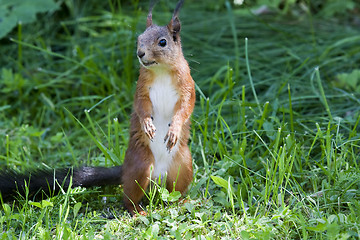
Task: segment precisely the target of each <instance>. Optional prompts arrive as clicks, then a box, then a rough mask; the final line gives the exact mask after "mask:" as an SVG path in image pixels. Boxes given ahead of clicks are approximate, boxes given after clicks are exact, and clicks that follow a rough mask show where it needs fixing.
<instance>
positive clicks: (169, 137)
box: [164, 125, 181, 152]
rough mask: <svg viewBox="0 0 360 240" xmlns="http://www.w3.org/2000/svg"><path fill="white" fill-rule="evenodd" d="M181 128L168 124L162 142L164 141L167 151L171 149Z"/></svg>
mask: <svg viewBox="0 0 360 240" xmlns="http://www.w3.org/2000/svg"><path fill="white" fill-rule="evenodd" d="M180 134H181V128H178V127H174V126H173V125H171V126H170V128H169V131H168V132H167V134H166V136H165V138H164V142H165V143H166V141H167V143H166V148H167V150H168V151H169V152H171V150H172V149H173V147H174V146H175V145H176V143H177V142H178V140H179V138H180Z"/></svg>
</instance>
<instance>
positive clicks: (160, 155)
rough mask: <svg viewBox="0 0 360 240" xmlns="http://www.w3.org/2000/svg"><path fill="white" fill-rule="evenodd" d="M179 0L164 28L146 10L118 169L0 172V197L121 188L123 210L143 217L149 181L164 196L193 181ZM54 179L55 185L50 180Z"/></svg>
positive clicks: (190, 102)
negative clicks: (160, 184) (160, 185)
mask: <svg viewBox="0 0 360 240" xmlns="http://www.w3.org/2000/svg"><path fill="white" fill-rule="evenodd" d="M183 2H184V0H180V1H179V2H178V3H177V5H176V8H175V10H174V14H173V16H172V18H171V20H170V22H169V24H168V25H166V26H157V25H155V24H153V22H152V9H153V6H154V4H151V5H150V10H149V14H148V16H147V22H146V30H145V31H144V32H143V33H142V34H141V35H140V36H139V37H138V43H137V52H136V53H137V57H138V59H139V62H140V75H139V79H138V82H137V86H136V92H135V97H134V111H133V113H132V115H131V124H130V139H129V145H128V149H127V151H126V155H125V160H124V163H123V165H122V166H116V167H112V168H104V167H82V168H78V169H73V170H71V169H62V170H56V171H52V172H47V171H39V172H36V173H31V174H23V175H19V174H14V173H9V172H6V171H3V172H2V173H0V192H1V194H2V197H3V199H9V197H10V195H13V194H14V192H15V191H16V190H17V191H18V192H20V193H21V194H24V193H25V192H26V191H25V182H26V185H27V186H28V188H29V192H30V193H36V192H39V190H42V191H44V192H49V191H59V189H60V186H61V187H62V188H65V189H66V188H68V186H69V182H70V176H72V186H74V187H76V186H83V187H90V186H103V185H110V184H122V185H123V189H124V195H125V196H124V203H125V207H126V208H127V209H128V211H129V212H130V213H131V214H132V215H134V214H135V213H136V212H139V213H140V214H145V212H144V211H143V210H142V209H141V208H140V207H139V202H140V200H141V199H142V197H143V195H144V193H143V190H146V189H147V187H148V185H149V184H150V181H151V179H153V180H156V179H158V178H161V180H162V181H165V182H166V188H167V189H168V190H169V192H171V191H173V190H174V187H175V190H176V191H180V192H181V193H182V194H183V193H184V192H185V191H186V190H187V188H188V186H189V184H190V183H191V181H192V178H193V169H192V158H191V153H190V150H189V147H188V140H189V135H190V116H191V114H192V112H193V109H194V105H195V83H194V81H193V79H192V77H191V75H190V68H189V65H188V63H187V61H186V60H185V58H184V55H183V52H182V47H181V39H180V29H181V24H180V20H179V18H178V14H179V10H180V8H181V6H182V4H183ZM55 180H56V181H55Z"/></svg>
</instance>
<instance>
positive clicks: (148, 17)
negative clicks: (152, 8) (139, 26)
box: [146, 12, 152, 28]
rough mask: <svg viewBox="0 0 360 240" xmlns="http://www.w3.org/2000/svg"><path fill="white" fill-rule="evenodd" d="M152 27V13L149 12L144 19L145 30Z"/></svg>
mask: <svg viewBox="0 0 360 240" xmlns="http://www.w3.org/2000/svg"><path fill="white" fill-rule="evenodd" d="M151 25H152V12H149V14H148V16H147V19H146V28H148V27H150V26H151Z"/></svg>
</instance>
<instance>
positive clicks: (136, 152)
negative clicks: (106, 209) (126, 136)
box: [122, 146, 154, 215]
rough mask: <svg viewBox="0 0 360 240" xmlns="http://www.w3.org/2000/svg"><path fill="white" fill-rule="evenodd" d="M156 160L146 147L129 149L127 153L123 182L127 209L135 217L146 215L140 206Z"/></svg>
mask: <svg viewBox="0 0 360 240" xmlns="http://www.w3.org/2000/svg"><path fill="white" fill-rule="evenodd" d="M153 162H154V159H153V155H152V153H151V150H150V149H149V148H148V147H146V146H140V147H139V146H138V147H136V148H129V149H128V150H127V152H126V156H125V160H124V165H123V176H122V182H123V187H124V195H125V196H124V203H125V207H126V208H127V209H128V211H129V212H130V213H131V215H135V214H136V212H139V213H140V214H142V215H144V214H146V213H145V212H144V211H143V210H142V209H141V208H140V206H139V202H140V200H141V199H142V197H143V196H144V192H143V191H145V190H146V189H147V187H148V185H149V182H150V180H149V177H150V168H151V166H152V165H153Z"/></svg>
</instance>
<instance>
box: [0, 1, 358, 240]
mask: <svg viewBox="0 0 360 240" xmlns="http://www.w3.org/2000/svg"><path fill="white" fill-rule="evenodd" d="M95 2H96V1H94V2H92V1H90V3H89V4H84V5H81V4H78V5H76V4H75V5H72V6H70V5H71V4H70V1H69V2H68V3H67V4H68V5H69V6H67V8H68V9H69V10H68V11H66V10H64V9H63V10H62V11H60V12H57V13H55V14H54V15H53V16H41V17H40V20H39V21H37V22H36V23H34V24H32V26H31V27H27V26H26V25H24V26H22V27H21V28H19V29H18V30H16V31H15V32H13V33H12V35H11V36H10V37H11V39H8V38H7V39H3V40H1V45H2V47H1V48H0V54H1V56H2V57H1V58H0V66H1V69H0V71H1V72H0V92H1V95H0V166H1V168H5V167H6V168H10V169H13V170H15V171H25V170H29V169H35V168H60V167H64V166H80V165H92V166H113V165H118V164H121V162H122V161H123V159H124V154H125V151H126V147H127V141H128V127H129V114H130V113H131V109H132V101H133V93H134V90H135V85H136V79H137V75H138V63H137V60H136V58H135V47H136V44H135V42H136V36H137V35H138V34H140V33H141V32H142V31H143V29H144V26H145V18H146V5H141V4H138V3H137V1H132V4H131V5H130V4H128V5H124V6H119V2H117V3H116V4H115V5H112V4H110V3H108V2H104V3H102V4H100V6H99V4H98V3H96V4H95ZM172 7H173V6H172V5H171V4H168V3H166V2H165V3H160V4H159V5H158V6H157V8H156V9H155V13H154V20H155V21H157V22H159V23H160V24H166V22H167V21H168V20H169V19H170V16H171V9H172ZM65 9H66V8H65ZM194 12H196V14H194ZM180 17H181V20H182V23H183V25H182V42H183V49H184V53H185V56H186V58H187V59H188V61H189V64H190V66H191V69H192V75H193V78H194V80H195V81H196V84H197V86H196V90H197V103H196V108H195V111H194V114H193V117H192V122H193V124H192V129H191V141H190V147H191V151H192V155H193V158H194V181H193V183H192V185H191V187H190V190H189V191H188V194H187V196H186V199H187V200H188V201H187V202H186V203H179V202H178V201H177V199H178V195H177V194H176V193H167V192H166V191H165V190H164V189H162V188H161V187H157V186H156V185H155V186H154V188H153V189H152V190H151V191H150V192H148V193H147V198H148V199H145V200H144V205H145V206H146V205H147V209H148V211H149V215H148V216H147V217H137V218H131V217H129V214H128V213H127V212H126V211H125V209H123V207H122V198H123V196H122V189H121V188H118V187H104V188H92V189H84V188H76V189H70V190H69V191H67V192H64V193H63V194H60V195H58V196H53V197H51V198H49V199H44V200H43V201H41V202H33V201H31V199H27V197H26V196H25V197H21V196H19V199H18V200H17V201H15V202H7V203H2V210H1V211H0V229H1V231H0V235H1V238H4V239H5V238H6V239H18V238H20V239H31V238H41V239H48V238H57V239H77V238H78V239H93V238H102V237H103V238H106V239H112V238H122V239H124V238H131V239H133V238H154V239H161V238H176V239H189V238H196V239H204V238H208V239H218V238H225V239H249V238H257V239H357V238H358V237H359V235H360V218H359V214H358V213H359V212H360V201H359V200H360V199H359V196H360V172H359V167H358V164H359V159H360V123H359V122H360V93H359V92H357V91H355V89H358V86H359V85H360V79H358V80H357V82H356V81H355V83H354V82H346V81H345V82H341V84H340V85H339V78H338V76H339V75H340V74H343V75H341V76H342V77H343V78H342V79H344V76H345V77H346V76H348V75H349V74H350V73H351V72H353V71H354V70H359V68H360V67H359V66H360V45H359V42H360V37H359V35H360V31H359V30H358V29H359V28H358V26H356V25H352V24H350V23H342V22H341V21H337V22H336V21H330V20H326V21H325V20H323V19H321V18H318V17H314V16H312V17H310V16H303V17H299V18H297V19H294V18H291V17H286V18H285V17H277V18H274V17H273V16H262V17H257V16H251V15H244V14H240V13H239V12H238V10H237V9H231V6H230V5H228V6H227V9H224V10H222V11H220V12H214V11H209V10H204V7H203V5H202V4H201V3H198V4H196V3H191V4H185V6H184V8H183V9H182V12H181V16H180ZM274 19H275V20H274ZM215 30H216V31H215ZM20 37H21V38H20ZM245 39H247V40H245ZM344 74H345V75H344ZM347 74H348V75H347ZM349 79H350V78H349ZM339 86H340V87H341V88H339ZM104 197H106V200H105V198H104Z"/></svg>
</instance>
